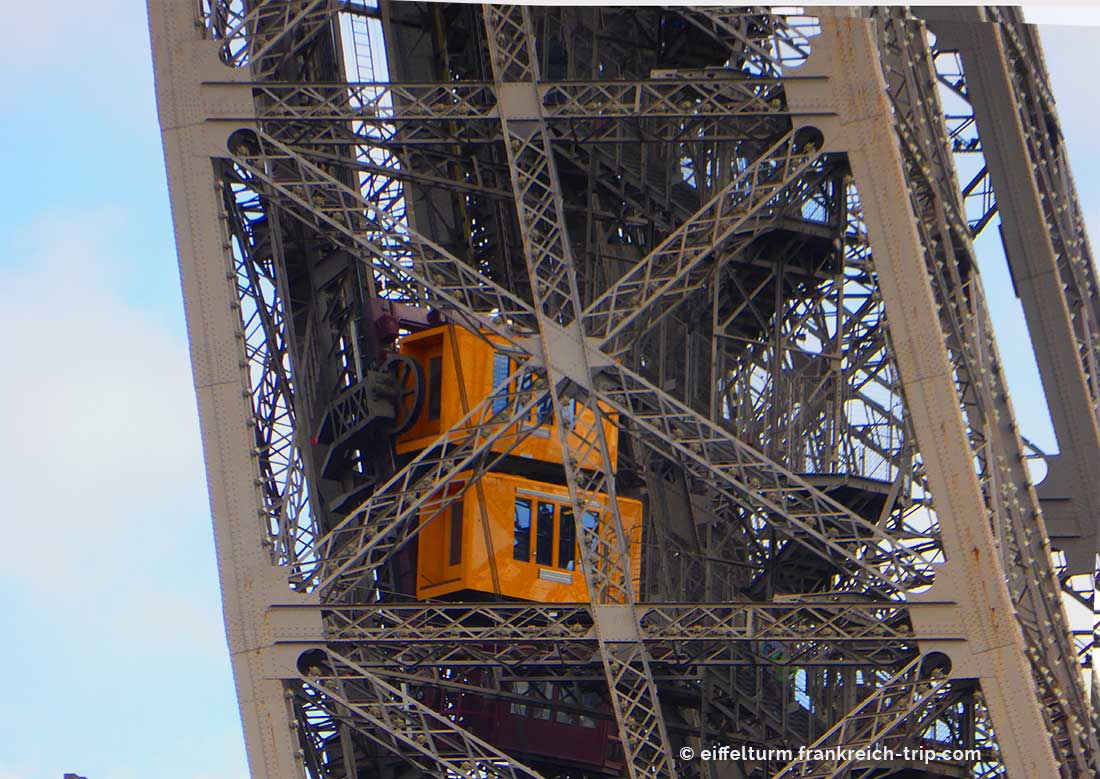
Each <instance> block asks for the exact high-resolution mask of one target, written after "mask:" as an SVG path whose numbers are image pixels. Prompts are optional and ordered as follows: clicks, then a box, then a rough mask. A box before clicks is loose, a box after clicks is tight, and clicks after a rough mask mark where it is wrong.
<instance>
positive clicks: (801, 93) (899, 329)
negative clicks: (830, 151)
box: [791, 18, 1064, 777]
mask: <svg viewBox="0 0 1100 779" xmlns="http://www.w3.org/2000/svg"><path fill="white" fill-rule="evenodd" d="M874 24H875V23H874V22H873V21H872V20H869V19H860V18H828V19H823V20H822V34H821V35H820V36H819V37H818V38H817V39H816V41H815V43H816V49H815V51H814V54H813V56H812V57H811V59H810V62H809V63H807V65H806V69H807V70H808V71H809V72H815V73H819V74H821V75H827V76H828V77H829V79H830V83H831V88H832V90H833V94H832V100H833V101H835V102H834V103H833V105H834V107H835V108H836V110H837V114H838V116H839V117H840V118H839V119H838V120H837V121H836V122H835V123H826V126H825V128H824V129H825V132H826V144H827V146H828V147H829V148H835V149H836V150H838V151H845V152H847V153H848V156H849V160H850V162H851V166H852V171H853V174H854V176H855V180H856V183H857V186H858V187H859V189H860V194H861V200H862V203H863V210H864V216H865V218H866V222H867V229H868V235H869V238H870V242H871V249H872V252H873V256H874V267H875V270H876V272H877V274H878V283H879V286H880V288H881V292H882V297H883V301H884V305H885V307H886V314H887V317H888V321H889V328H890V336H891V339H890V340H891V343H892V345H893V351H894V358H895V360H896V362H897V365H898V368H899V370H900V372H901V375H902V380H903V382H904V386H905V396H906V400H907V406H908V410H909V414H910V418H911V420H912V424H913V428H914V431H915V433H916V436H917V441H918V443H919V445H920V452H921V456H922V458H923V460H924V463H925V469H926V471H927V474H928V480H929V484H930V486H931V489H932V494H933V496H934V500H935V506H936V511H937V514H938V516H939V519H940V528H941V533H942V536H943V546H944V550H945V552H946V554H947V563H946V565H945V566H944V567H943V570H941V571H940V572H939V573H938V575H937V578H936V584H935V586H934V587H933V589H932V592H933V593H936V594H942V596H947V595H950V596H951V599H952V600H956V601H958V602H959V603H961V604H964V605H965V606H969V608H967V609H966V610H965V614H966V620H965V624H964V625H963V628H964V630H965V632H966V635H967V638H968V640H967V643H966V648H965V650H963V651H959V650H957V649H956V650H950V649H948V650H946V651H948V654H949V655H951V657H952V660H953V662H954V668H953V675H954V676H956V677H968V676H974V677H977V678H979V679H980V680H981V681H982V691H983V693H984V695H985V697H986V701H987V703H988V705H989V710H990V713H991V715H992V718H993V723H994V726H995V727H996V729H997V734H998V737H999V741H1000V744H1001V747H1002V753H1003V758H1004V763H1005V765H1006V767H1007V768H1008V770H1009V773H1010V775H1011V776H1013V777H1016V776H1019V777H1039V776H1042V777H1055V776H1060V775H1064V774H1062V773H1060V766H1059V765H1058V763H1057V761H1056V760H1055V757H1054V752H1053V749H1052V746H1051V742H1050V739H1049V737H1048V735H1047V733H1046V730H1047V726H1046V722H1045V720H1044V717H1043V712H1042V703H1041V696H1040V693H1039V690H1038V689H1037V688H1036V685H1035V683H1034V681H1033V677H1032V674H1031V669H1030V667H1029V663H1028V660H1027V647H1026V643H1025V641H1024V636H1023V633H1022V631H1021V628H1020V625H1019V623H1018V622H1017V621H1016V620H1015V618H1014V617H1013V612H1014V609H1013V604H1012V600H1011V598H1010V596H1009V592H1008V588H1007V586H1006V583H1005V572H1004V569H1003V563H1002V561H1001V555H1000V551H999V549H998V545H997V542H996V541H995V539H994V537H993V533H992V529H991V523H990V517H989V514H988V509H987V507H986V505H985V502H984V499H983V496H982V492H981V488H980V486H979V484H978V479H977V475H976V474H975V472H974V463H973V453H972V450H971V446H970V441H969V439H968V436H967V430H966V426H965V423H964V420H963V416H962V412H961V410H960V408H961V403H960V399H959V397H958V394H957V388H956V386H955V382H954V377H953V370H952V366H951V361H950V357H949V355H948V352H947V347H946V343H945V334H944V333H943V331H942V326H941V322H940V316H939V311H938V307H939V305H940V304H939V303H938V302H937V300H936V297H935V294H934V292H933V286H932V280H931V278H930V277H929V275H928V272H927V270H926V264H925V253H926V251H928V250H929V248H930V247H926V246H925V245H924V244H923V242H922V240H921V236H920V232H919V231H918V217H917V216H916V214H915V213H914V211H913V207H912V204H911V194H912V193H911V188H910V183H909V181H908V177H907V175H906V169H905V166H904V162H903V160H902V157H901V152H900V149H899V144H898V137H897V134H896V126H895V118H894V115H893V108H892V106H891V104H890V102H889V101H888V99H887V87H886V83H885V80H884V76H883V73H882V65H881V60H880V54H879V52H878V50H877V47H876V44H875V41H876V35H875V30H874ZM829 99H830V98H829V97H828V96H827V91H826V90H816V91H815V92H814V93H810V91H809V90H792V94H791V102H792V106H803V107H807V108H808V107H820V105H821V104H822V103H823V102H825V101H828V100H829ZM915 618H916V615H915ZM922 628H923V629H925V630H927V627H926V626H923V625H922V624H920V622H919V621H918V623H917V629H918V636H920V635H921V631H922Z"/></svg>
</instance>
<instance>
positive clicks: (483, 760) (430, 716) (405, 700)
mask: <svg viewBox="0 0 1100 779" xmlns="http://www.w3.org/2000/svg"><path fill="white" fill-rule="evenodd" d="M326 663H327V664H330V665H331V666H332V667H331V668H329V669H325V668H314V669H309V670H310V672H309V673H308V674H307V675H303V676H302V677H300V679H301V681H302V682H303V683H305V684H308V685H309V686H310V687H312V688H313V689H315V690H317V691H318V692H320V693H322V694H323V696H324V697H323V698H322V699H320V700H319V705H321V706H322V707H323V708H324V709H325V710H326V711H328V712H329V713H330V714H331V715H332V716H333V717H334V718H336V719H339V720H341V721H343V722H346V723H348V724H350V725H352V726H353V727H355V728H356V729H357V730H358V731H359V732H360V733H362V734H363V735H366V736H367V737H368V738H370V739H371V740H372V741H374V742H375V743H376V744H378V745H380V746H382V747H384V748H385V749H388V750H389V751H391V752H392V753H393V754H395V755H397V756H399V757H401V758H402V759H403V760H407V761H410V762H412V763H413V764H414V765H416V766H417V767H419V768H420V769H421V770H423V771H425V772H426V773H427V774H428V775H431V776H437V777H439V779H449V778H450V777H454V776H456V775H458V776H466V777H492V778H493V779H521V777H530V779H542V775H541V774H540V773H538V772H537V771H535V770H534V769H532V768H529V767H527V766H526V765H524V764H523V763H522V762H520V761H519V760H517V759H516V758H515V757H512V756H510V755H508V754H506V753H504V752H501V751H500V750H499V749H497V748H496V747H494V746H493V745H491V744H489V743H488V742H486V741H484V740H482V739H480V738H478V737H477V736H475V735H474V734H472V733H470V732H469V731H468V730H466V729H465V728H462V727H460V726H459V725H456V724H455V723H454V722H453V721H452V720H451V719H449V718H448V717H447V716H446V715H444V714H441V713H439V712H437V711H435V710H434V709H432V708H430V707H428V706H426V705H425V704H424V703H423V702H421V701H419V700H417V699H416V698H414V697H413V696H411V695H410V694H409V693H408V692H406V691H404V690H402V689H401V688H399V687H395V686H394V685H392V684H390V683H389V682H387V681H386V680H385V679H384V678H383V677H381V676H379V675H377V674H376V673H374V672H372V671H369V670H367V669H366V668H362V667H360V666H359V665H358V664H357V663H356V662H355V661H354V660H352V659H351V658H348V657H345V656H343V655H341V654H339V653H338V652H335V651H333V650H331V649H330V650H329V651H328V652H327V658H326ZM326 699H327V700H326ZM360 723H365V724H369V725H372V726H373V727H369V728H365V727H362V725H361V724H360Z"/></svg>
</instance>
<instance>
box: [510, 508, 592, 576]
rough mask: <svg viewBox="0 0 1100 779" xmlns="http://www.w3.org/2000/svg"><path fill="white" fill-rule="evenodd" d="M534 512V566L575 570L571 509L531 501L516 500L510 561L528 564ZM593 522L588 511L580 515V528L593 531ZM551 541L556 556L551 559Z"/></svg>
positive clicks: (552, 553) (574, 544) (552, 552)
mask: <svg viewBox="0 0 1100 779" xmlns="http://www.w3.org/2000/svg"><path fill="white" fill-rule="evenodd" d="M532 504H534V512H535V517H534V518H535V563H536V564H537V565H543V566H546V567H550V568H560V569H562V570H565V571H572V570H575V569H576V567H577V562H576V561H577V527H576V525H575V524H574V523H573V509H572V508H571V507H569V506H565V505H562V504H560V503H555V502H553V501H548V500H538V501H534V500H531V499H529V498H516V503H515V520H514V523H513V525H514V538H513V543H512V557H513V559H515V560H519V561H520V562H524V563H526V562H530V560H531V518H532V517H531V511H532ZM596 522H597V518H596V515H595V514H594V513H593V512H591V511H586V512H585V513H584V527H585V529H586V530H587V531H589V532H591V531H594V530H595V529H596ZM555 541H556V545H557V554H556V555H555V553H554V552H555Z"/></svg>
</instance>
